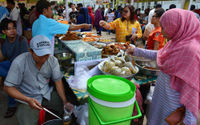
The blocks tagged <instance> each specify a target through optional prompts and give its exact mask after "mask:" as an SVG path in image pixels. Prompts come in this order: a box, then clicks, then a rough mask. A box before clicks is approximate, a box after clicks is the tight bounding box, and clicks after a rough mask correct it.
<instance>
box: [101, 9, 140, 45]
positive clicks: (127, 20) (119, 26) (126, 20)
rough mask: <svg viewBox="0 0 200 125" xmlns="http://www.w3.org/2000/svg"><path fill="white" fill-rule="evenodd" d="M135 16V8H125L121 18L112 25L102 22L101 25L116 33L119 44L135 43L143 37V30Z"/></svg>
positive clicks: (111, 23)
mask: <svg viewBox="0 0 200 125" xmlns="http://www.w3.org/2000/svg"><path fill="white" fill-rule="evenodd" d="M134 15H135V14H134V7H133V6H130V5H128V6H126V7H124V10H123V12H122V17H121V18H118V19H116V20H114V21H113V22H110V23H107V22H105V21H103V20H101V21H100V22H99V23H100V26H102V27H103V28H105V29H108V30H115V31H116V41H117V42H130V41H131V40H132V41H135V40H136V39H139V38H141V37H142V30H141V27H140V23H139V22H138V21H137V20H135V18H134Z"/></svg>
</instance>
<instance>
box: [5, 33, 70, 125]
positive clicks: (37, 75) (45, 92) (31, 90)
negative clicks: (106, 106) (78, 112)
mask: <svg viewBox="0 0 200 125" xmlns="http://www.w3.org/2000/svg"><path fill="white" fill-rule="evenodd" d="M50 54H51V42H50V40H49V39H48V38H47V37H45V36H42V35H38V36H35V37H34V38H33V39H32V40H31V42H30V50H29V52H27V53H23V54H21V55H20V56H18V57H17V58H16V59H15V60H14V61H13V63H12V65H11V67H10V70H9V72H8V75H7V77H6V80H5V82H4V84H5V87H4V90H5V91H6V92H7V93H8V94H9V95H10V96H12V97H13V98H15V99H17V100H18V101H19V105H18V110H17V119H18V122H19V124H20V125H37V121H38V119H39V110H40V109H42V108H41V107H42V106H43V107H46V108H49V109H53V110H55V111H57V112H58V113H59V114H58V115H60V116H61V115H62V113H63V105H68V110H71V111H72V110H73V105H72V104H71V103H69V102H68V101H67V99H66V95H65V91H64V87H63V83H62V80H61V79H62V77H63V75H62V73H61V71H60V67H59V63H58V60H57V59H56V58H55V57H54V56H51V55H50ZM50 79H52V80H53V81H54V82H55V88H53V86H49V81H50ZM55 89H56V90H57V92H56V91H53V90H55Z"/></svg>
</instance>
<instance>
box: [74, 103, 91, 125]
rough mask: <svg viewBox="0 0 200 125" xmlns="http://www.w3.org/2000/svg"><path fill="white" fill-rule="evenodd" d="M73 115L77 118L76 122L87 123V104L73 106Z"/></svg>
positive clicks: (87, 124)
mask: <svg viewBox="0 0 200 125" xmlns="http://www.w3.org/2000/svg"><path fill="white" fill-rule="evenodd" d="M74 115H75V116H76V118H77V123H78V124H79V125H89V121H88V104H87V103H86V104H84V105H80V106H78V107H75V109H74Z"/></svg>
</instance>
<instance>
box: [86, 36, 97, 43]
mask: <svg viewBox="0 0 200 125" xmlns="http://www.w3.org/2000/svg"><path fill="white" fill-rule="evenodd" d="M83 41H84V42H95V41H97V40H96V39H95V38H93V37H85V38H83Z"/></svg>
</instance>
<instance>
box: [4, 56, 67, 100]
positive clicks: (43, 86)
mask: <svg viewBox="0 0 200 125" xmlns="http://www.w3.org/2000/svg"><path fill="white" fill-rule="evenodd" d="M62 77H63V75H62V73H61V71H60V67H59V63H58V60H57V59H56V58H55V57H54V56H50V57H49V58H48V60H47V61H46V62H45V63H44V64H43V65H42V67H41V69H40V70H38V68H37V67H36V65H35V61H34V60H33V57H32V56H31V54H30V53H29V52H27V53H23V54H21V55H19V56H18V57H17V58H16V59H15V60H14V61H13V62H12V64H11V67H10V70H9V72H8V75H7V77H6V80H5V82H4V84H5V85H6V86H14V87H16V88H17V89H18V90H19V91H20V92H21V93H23V94H24V95H25V96H27V97H31V98H35V99H37V100H38V101H39V102H40V103H41V102H42V98H43V97H44V98H46V99H48V100H50V95H51V92H52V90H53V87H50V86H49V81H50V78H51V79H52V80H53V81H55V82H56V81H59V80H61V79H62Z"/></svg>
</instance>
